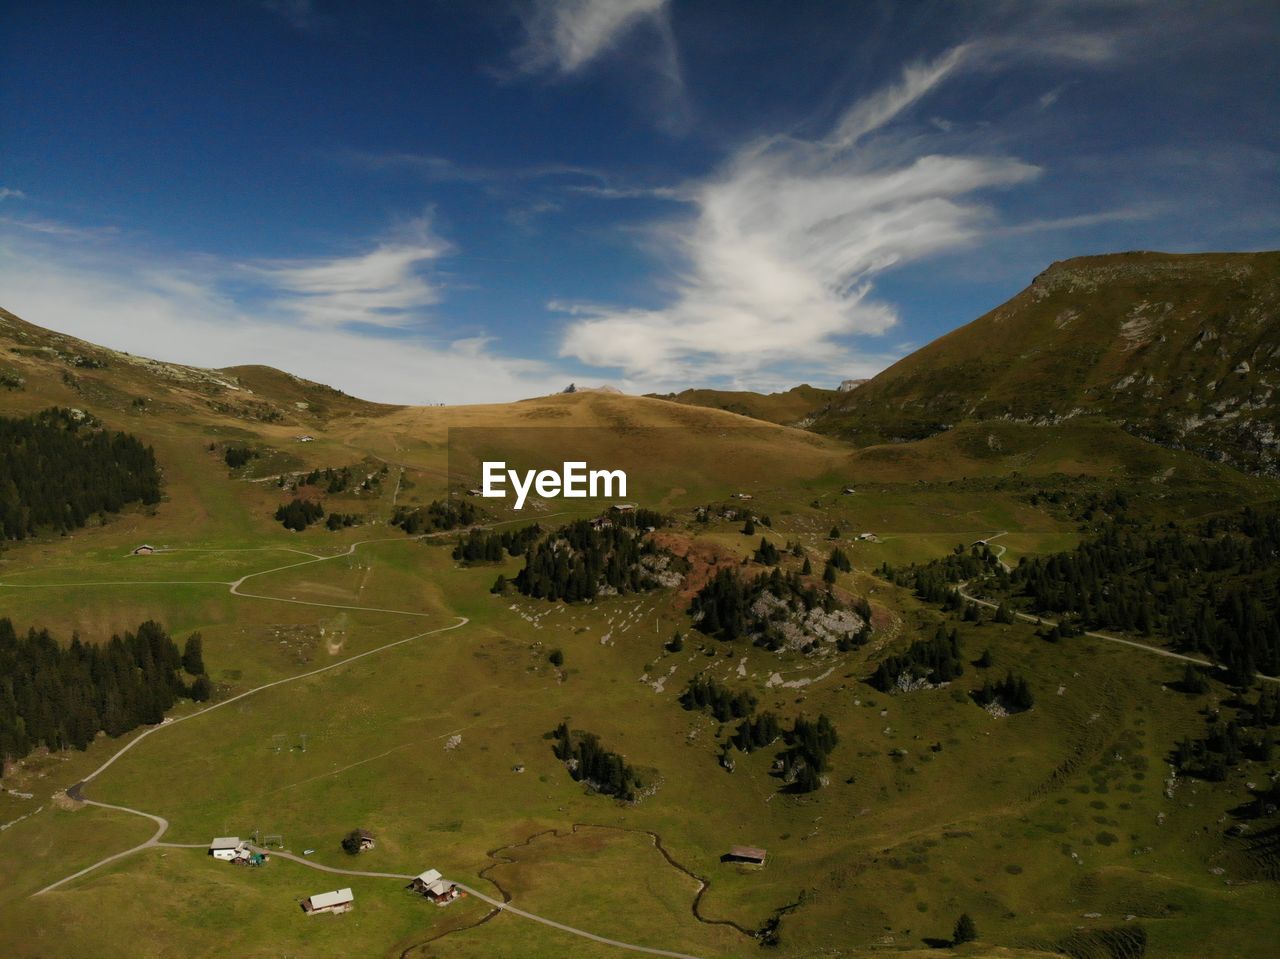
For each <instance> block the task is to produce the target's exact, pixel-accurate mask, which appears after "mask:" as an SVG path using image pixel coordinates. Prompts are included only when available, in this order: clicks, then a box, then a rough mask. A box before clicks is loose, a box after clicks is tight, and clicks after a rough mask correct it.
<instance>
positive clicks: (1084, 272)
mask: <svg viewBox="0 0 1280 959" xmlns="http://www.w3.org/2000/svg"><path fill="white" fill-rule="evenodd" d="M1278 317H1280V253H1276V252H1270V253H1210V254H1187V255H1181V254H1165V253H1146V252H1143V253H1122V254H1115V255H1107V256H1090V257H1081V258H1078V259H1072V260H1067V261H1065V262H1061V263H1055V264H1054V265H1053V266H1051V267H1050V268H1049V269H1048V270H1046V271H1045V272H1044V273H1042V274H1041V275H1040V276H1038V277H1036V279H1035V280H1034V281H1033V282H1032V284H1031V285H1030V286H1029V287H1028V288H1027V289H1025V290H1024V291H1022V292H1021V293H1019V294H1018V295H1017V296H1015V297H1014V298H1013V299H1011V300H1009V301H1008V302H1007V303H1005V304H1003V305H1001V306H999V307H997V308H996V309H994V310H992V311H991V312H990V313H987V314H986V315H985V316H982V317H980V318H978V319H977V320H974V321H973V322H972V323H969V324H968V325H966V326H963V327H961V328H960V329H958V330H955V331H953V332H952V333H949V334H947V335H946V336H943V337H941V338H939V339H938V340H935V341H934V342H933V343H931V344H929V345H928V346H926V347H924V348H923V349H921V350H919V351H917V352H915V353H913V354H912V355H910V356H908V357H906V358H905V359H903V360H901V361H899V362H898V363H896V364H894V365H893V366H891V367H890V368H889V369H887V370H885V371H884V372H883V373H881V374H880V375H879V376H877V377H875V379H873V380H872V381H871V382H869V383H867V384H865V385H863V386H862V387H860V388H859V389H857V390H854V391H853V392H850V393H847V394H843V395H841V396H840V397H838V398H837V399H836V401H835V402H834V403H833V404H832V407H831V409H830V410H829V411H828V412H826V413H825V414H823V415H821V416H820V417H819V418H818V420H817V423H816V424H815V426H814V428H815V429H817V430H819V431H821V432H824V433H829V434H834V435H840V436H844V437H848V438H850V439H853V440H855V441H857V442H858V443H862V444H865V443H876V442H884V441H902V440H913V439H920V438H922V437H926V436H930V435H933V434H935V433H939V432H942V431H944V430H947V429H949V428H951V427H952V426H954V425H955V424H957V423H959V422H961V421H963V420H996V419H1000V420H1012V421H1018V422H1026V423H1036V424H1041V423H1060V422H1063V421H1065V420H1069V419H1073V418H1076V417H1080V416H1102V417H1106V418H1108V419H1110V420H1112V421H1115V422H1117V423H1121V424H1124V425H1125V427H1126V428H1127V429H1129V430H1130V431H1131V432H1134V433H1136V434H1137V435H1140V436H1143V437H1144V438H1147V439H1151V440H1153V441H1155V442H1157V443H1161V444H1163V445H1167V446H1170V447H1174V448H1185V449H1188V450H1191V451H1194V452H1196V453H1198V454H1200V455H1202V456H1205V457H1207V458H1210V459H1214V460H1222V461H1226V462H1229V463H1231V464H1233V465H1236V466H1238V467H1239V468H1242V469H1246V470H1249V471H1256V472H1266V473H1275V472H1276V470H1277V468H1278V464H1280V459H1278V458H1277V447H1276V426H1277V417H1278V416H1280V412H1278V410H1277V403H1276V398H1275V396H1274V392H1275V388H1276V386H1277V385H1280V368H1278V367H1280V364H1278V363H1277V355H1278V354H1280V322H1277V318H1278Z"/></svg>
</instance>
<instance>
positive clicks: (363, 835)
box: [356, 829, 377, 852]
mask: <svg viewBox="0 0 1280 959" xmlns="http://www.w3.org/2000/svg"><path fill="white" fill-rule="evenodd" d="M356 842H357V843H358V844H359V847H360V852H366V851H367V850H370V849H372V848H373V847H374V846H376V845H377V843H376V842H375V841H374V838H373V833H371V832H369V830H367V829H357V830H356Z"/></svg>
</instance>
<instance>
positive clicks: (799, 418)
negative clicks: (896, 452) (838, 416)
mask: <svg viewBox="0 0 1280 959" xmlns="http://www.w3.org/2000/svg"><path fill="white" fill-rule="evenodd" d="M846 382H850V381H846ZM649 395H650V396H654V397H656V398H658V399H665V400H672V401H673V402H676V403H684V404H686V405H688V406H706V407H710V408H712V409H717V410H726V411H728V412H730V413H737V414H738V415H739V416H749V417H751V418H752V419H757V420H765V421H766V422H769V423H780V424H782V425H783V426H807V425H808V423H809V421H810V419H811V418H812V417H814V416H816V415H818V414H819V413H820V412H822V411H823V410H824V409H825V408H826V407H827V406H828V404H830V403H831V401H832V400H833V399H835V397H836V396H837V395H838V393H837V391H836V390H824V389H819V388H818V387H816V386H810V385H808V384H807V383H805V384H802V385H800V386H796V387H793V388H792V389H789V390H787V391H785V392H782V393H768V394H765V393H752V392H750V391H748V390H684V391H682V392H680V393H664V394H654V393H651V394H649Z"/></svg>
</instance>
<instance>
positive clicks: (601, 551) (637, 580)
mask: <svg viewBox="0 0 1280 959" xmlns="http://www.w3.org/2000/svg"><path fill="white" fill-rule="evenodd" d="M637 512H640V511H639V510H637ZM655 515H657V514H655ZM647 525H654V524H647ZM633 526H634V524H629V525H626V526H624V525H622V524H619V523H614V524H612V525H600V526H596V525H594V524H593V523H592V522H591V520H585V519H583V520H577V521H576V522H573V523H570V524H569V525H568V526H562V527H561V528H560V529H558V530H556V531H555V533H553V534H552V535H551V536H549V537H547V538H546V539H544V540H541V541H540V542H538V543H537V544H536V545H534V546H529V547H528V548H526V550H525V554H524V568H523V569H522V570H520V572H519V573H517V574H516V578H515V586H516V589H517V590H519V591H520V592H521V593H523V594H524V595H525V596H532V597H533V598H534V599H549V600H564V601H565V602H568V603H572V602H576V601H578V600H591V599H595V598H596V596H597V595H599V593H600V591H601V589H604V588H608V589H611V590H614V591H616V592H619V593H635V592H641V591H643V590H647V589H653V588H655V587H657V586H660V585H661V583H660V582H659V581H658V579H657V577H656V576H655V575H654V573H653V572H652V571H651V570H650V569H647V568H646V567H645V566H644V565H642V563H641V560H642V559H644V558H645V557H649V556H652V557H657V556H659V555H665V556H666V558H667V562H668V566H669V568H674V565H675V564H676V559H677V558H676V557H675V556H672V555H671V554H670V553H669V552H666V551H664V550H659V548H658V546H657V544H656V543H654V541H653V540H652V539H651V538H649V537H647V536H645V535H643V533H640V532H637V531H636V530H635V529H634V528H633Z"/></svg>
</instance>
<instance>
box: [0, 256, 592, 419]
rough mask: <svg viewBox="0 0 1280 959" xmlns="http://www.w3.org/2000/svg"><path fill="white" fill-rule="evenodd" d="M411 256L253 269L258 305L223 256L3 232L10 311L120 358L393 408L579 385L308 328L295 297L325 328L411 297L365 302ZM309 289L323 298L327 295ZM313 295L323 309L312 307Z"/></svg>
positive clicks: (532, 366) (469, 341)
mask: <svg viewBox="0 0 1280 959" xmlns="http://www.w3.org/2000/svg"><path fill="white" fill-rule="evenodd" d="M411 260H412V256H411V255H410V254H409V253H407V252H405V251H403V250H398V249H396V248H394V247H392V248H391V249H390V252H388V251H385V250H383V249H382V248H381V247H380V248H378V249H376V250H375V251H374V252H373V253H371V254H367V255H364V256H356V257H352V258H350V260H346V261H344V260H341V259H333V260H321V261H317V262H316V263H314V264H312V265H307V264H306V263H305V262H304V261H295V262H294V263H293V264H292V265H291V266H289V267H281V266H279V265H278V264H276V265H271V266H269V267H265V268H263V267H257V266H254V267H250V268H249V269H250V271H261V272H262V273H263V275H265V276H266V277H267V278H273V279H275V280H276V281H277V282H278V286H277V287H275V288H273V289H271V290H268V291H267V302H266V304H265V305H264V306H262V307H261V308H258V307H256V306H254V305H252V304H251V303H249V302H247V301H246V294H245V293H244V292H243V291H242V290H241V289H240V286H241V283H242V281H243V278H244V274H245V270H246V268H245V266H244V265H242V264H233V263H227V262H223V261H221V260H218V259H214V258H208V257H205V258H193V259H191V260H189V261H184V262H180V263H175V262H160V261H158V258H157V257H155V256H154V255H150V254H145V255H144V254H139V253H136V252H133V251H128V250H123V249H121V248H120V247H119V246H118V245H117V244H115V243H114V242H101V241H100V242H93V243H86V242H85V241H84V239H83V238H78V237H77V238H67V237H64V236H57V237H54V238H53V239H51V240H48V241H38V242H35V243H33V242H32V241H31V239H30V237H28V236H17V235H15V234H10V236H8V237H6V236H4V235H3V234H0V290H2V291H3V294H2V295H3V304H2V305H3V306H4V307H5V308H6V309H8V310H11V311H12V312H14V313H16V314H17V315H18V316H21V317H22V318H23V319H25V320H28V321H30V322H32V323H36V324H38V325H41V326H46V327H49V328H51V329H55V330H58V331H59V332H63V333H68V334H70V335H73V336H78V337H81V338H83V339H86V340H89V341H91V342H94V343H99V344H101V345H104V346H108V347H111V348H114V349H118V350H124V351H127V352H130V353H134V354H137V355H141V356H148V357H153V358H156V359H160V360H165V361H168V362H174V363H187V364H191V365H194V366H202V367H222V366H235V365H241V364H250V363H266V364H270V365H272V366H276V367H279V368H281V369H284V370H287V371H288V372H290V373H294V374H296V375H298V376H303V377H306V378H308V379H312V380H316V381H319V382H322V383H328V384H330V385H332V386H336V387H338V388H340V389H343V390H345V391H346V392H348V393H351V394H354V395H356V396H361V397H364V398H366V399H372V400H380V401H383V402H389V403H411V404H412V403H433V402H447V403H482V402H484V403H488V402H500V401H504V400H514V399H519V398H521V397H525V396H533V395H539V394H544V393H549V392H553V391H555V390H558V389H560V388H561V387H563V386H564V384H565V383H567V382H568V381H569V380H570V379H571V378H572V377H571V376H570V375H568V374H566V373H563V372H557V371H556V370H555V369H554V368H553V367H552V366H551V365H549V364H546V363H542V362H538V361H532V360H524V359H513V358H509V357H504V356H501V355H498V354H496V353H495V352H494V351H493V350H492V348H491V347H492V345H493V344H492V341H491V340H489V339H487V338H484V337H468V338H465V339H456V338H447V337H446V338H442V339H430V338H428V337H425V336H422V335H418V336H414V337H412V338H410V337H408V336H405V335H402V334H397V335H395V336H372V335H369V334H368V333H367V332H366V333H360V332H355V331H351V330H348V329H344V328H342V327H341V326H337V325H334V324H332V323H328V322H320V323H318V324H317V325H315V326H314V327H313V328H311V329H299V328H298V324H297V320H296V313H297V310H295V309H293V308H291V305H290V300H289V297H288V295H287V291H288V290H296V291H300V292H298V296H299V297H300V298H301V299H302V300H303V302H304V304H305V306H304V307H303V309H305V310H318V313H316V314H314V315H317V316H319V317H320V318H321V319H322V320H326V319H327V318H328V317H329V315H330V314H329V313H328V311H327V309H326V308H321V307H319V306H317V303H328V304H330V305H332V304H334V303H338V302H343V301H345V300H346V298H348V297H349V296H351V295H353V294H351V292H350V291H351V290H352V289H354V290H356V293H355V294H354V296H355V297H356V298H357V299H358V301H359V305H360V306H361V307H362V308H365V309H368V308H370V305H371V304H372V303H374V302H375V301H378V302H383V301H393V302H394V303H395V304H396V307H395V308H396V309H399V308H401V306H402V304H403V302H404V298H397V297H396V296H395V295H392V294H385V296H384V294H381V293H378V294H372V295H371V294H367V293H366V292H365V290H366V289H367V288H368V287H367V286H366V283H367V282H368V281H370V279H372V280H373V281H375V282H374V283H373V286H374V287H376V288H379V289H384V288H385V287H379V286H378V282H379V281H382V280H386V279H387V278H395V277H396V276H397V275H399V271H400V270H401V269H402V268H403V265H404V264H405V263H406V262H409V261H411ZM307 291H318V292H316V293H315V294H313V293H311V292H307ZM313 295H315V296H318V297H319V300H318V301H316V302H315V303H313V302H311V297H312V296H313Z"/></svg>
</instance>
